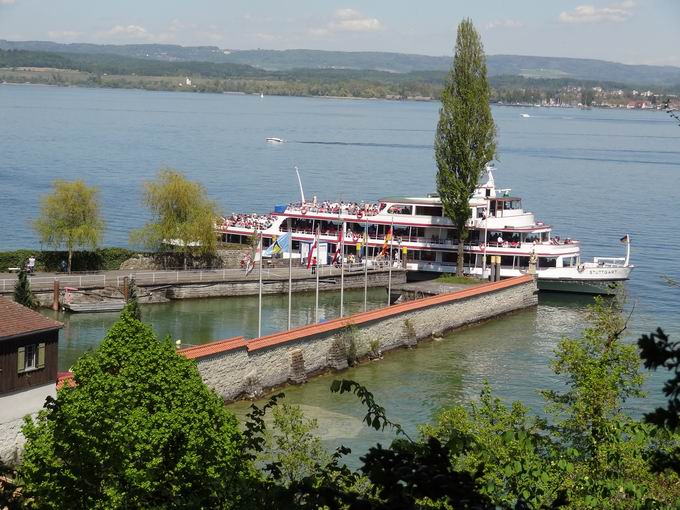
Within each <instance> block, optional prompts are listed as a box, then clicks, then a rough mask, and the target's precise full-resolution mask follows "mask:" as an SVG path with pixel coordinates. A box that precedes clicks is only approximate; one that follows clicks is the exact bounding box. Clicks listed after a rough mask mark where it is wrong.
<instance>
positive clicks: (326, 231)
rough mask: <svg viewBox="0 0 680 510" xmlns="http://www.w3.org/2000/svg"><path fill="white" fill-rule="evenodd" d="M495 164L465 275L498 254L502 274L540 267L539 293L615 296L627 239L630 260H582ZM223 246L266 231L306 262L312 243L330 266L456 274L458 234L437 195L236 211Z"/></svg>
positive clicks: (482, 190) (478, 199) (484, 269)
mask: <svg viewBox="0 0 680 510" xmlns="http://www.w3.org/2000/svg"><path fill="white" fill-rule="evenodd" d="M493 171H494V169H493V167H492V166H490V165H489V166H487V168H486V182H485V183H484V184H481V185H479V186H477V188H476V189H475V192H474V194H473V196H472V198H471V199H470V209H471V216H470V219H469V220H468V225H467V226H468V228H469V229H470V235H469V237H468V239H467V240H466V241H465V246H464V250H465V260H464V264H465V267H464V272H465V273H466V274H468V275H471V276H478V277H486V276H488V274H489V266H490V260H491V257H500V272H501V273H500V274H501V277H504V278H505V277H512V276H519V275H522V274H526V273H527V271H528V270H529V265H530V262H531V261H532V259H533V261H534V262H535V263H536V272H537V275H538V286H539V289H542V290H550V291H559V292H579V293H588V294H612V293H614V292H615V291H616V288H617V287H618V286H619V285H620V283H621V282H623V281H625V280H627V279H628V278H629V277H630V273H631V271H632V269H633V266H632V265H631V264H630V238H629V236H628V235H626V236H624V237H623V238H622V239H621V241H622V242H623V243H624V244H625V245H626V247H625V250H626V253H625V257H620V258H619V257H595V258H593V259H592V260H591V261H585V260H582V258H581V244H580V242H579V241H577V240H576V239H570V238H564V239H563V238H561V237H559V236H557V235H553V230H552V228H551V226H550V225H546V224H545V223H543V222H541V221H538V220H537V219H536V218H535V216H534V214H533V213H531V212H529V211H526V210H524V209H523V207H522V201H521V199H520V198H519V197H515V196H512V195H511V194H510V189H501V188H497V187H496V185H495V182H494V175H493ZM217 230H218V232H219V233H220V234H221V236H222V238H223V240H224V241H228V242H237V243H244V244H245V243H249V241H250V238H251V236H252V235H253V234H254V233H261V234H262V237H263V240H264V244H265V246H267V245H270V246H271V245H272V244H273V243H274V242H275V240H276V239H279V238H280V237H281V236H286V237H287V238H288V239H289V240H290V241H292V243H291V245H290V248H289V250H290V251H291V253H294V254H295V255H293V256H294V257H300V259H301V261H304V260H305V259H306V258H307V257H308V256H309V253H310V251H311V249H312V247H313V246H314V244H315V243H324V244H325V250H324V253H325V254H327V255H326V256H325V257H324V258H327V260H319V261H318V263H319V264H324V263H331V262H332V260H331V259H334V258H336V257H334V256H333V254H335V253H337V252H338V251H340V247H342V248H341V249H342V251H343V255H342V257H341V260H347V258H348V257H349V258H350V259H355V260H359V261H361V262H362V263H366V264H373V263H376V262H379V261H385V260H391V261H392V263H395V264H400V265H403V266H404V267H406V268H407V269H408V270H411V271H426V272H435V273H452V272H454V271H455V270H456V258H457V249H458V235H457V230H456V228H455V227H454V225H453V223H452V222H451V220H450V219H449V218H448V217H447V216H446V215H445V213H444V210H443V207H442V203H441V200H440V199H439V197H438V196H437V195H434V194H432V195H428V196H426V197H420V198H414V197H388V198H384V199H381V200H380V201H379V202H378V203H375V204H371V203H363V202H362V203H354V202H350V203H345V202H329V201H318V200H317V199H316V197H314V199H313V200H312V201H305V200H304V195H303V197H302V200H301V201H299V202H296V203H291V204H288V205H287V206H278V207H276V210H275V212H274V213H272V214H268V215H257V214H246V215H238V214H234V215H232V216H231V217H229V218H224V219H223V221H222V223H221V224H219V225H217Z"/></svg>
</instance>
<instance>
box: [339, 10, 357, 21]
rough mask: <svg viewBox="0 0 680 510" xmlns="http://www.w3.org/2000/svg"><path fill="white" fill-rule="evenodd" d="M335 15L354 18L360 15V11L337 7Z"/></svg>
mask: <svg viewBox="0 0 680 510" xmlns="http://www.w3.org/2000/svg"><path fill="white" fill-rule="evenodd" d="M335 17H336V18H339V19H356V18H360V17H361V13H360V12H359V11H357V10H356V9H338V10H337V11H335Z"/></svg>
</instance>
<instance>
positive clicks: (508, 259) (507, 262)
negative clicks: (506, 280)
mask: <svg viewBox="0 0 680 510" xmlns="http://www.w3.org/2000/svg"><path fill="white" fill-rule="evenodd" d="M512 259H513V257H512V255H503V256H501V266H512Z"/></svg>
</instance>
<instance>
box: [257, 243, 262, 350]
mask: <svg viewBox="0 0 680 510" xmlns="http://www.w3.org/2000/svg"><path fill="white" fill-rule="evenodd" d="M258 251H259V253H260V269H259V273H260V275H259V280H260V281H259V286H258V296H257V338H260V337H261V336H262V232H260V243H259V246H258Z"/></svg>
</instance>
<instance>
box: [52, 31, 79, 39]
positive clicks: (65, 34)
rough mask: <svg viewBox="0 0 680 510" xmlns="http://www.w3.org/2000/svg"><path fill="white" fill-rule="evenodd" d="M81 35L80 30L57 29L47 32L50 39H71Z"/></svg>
mask: <svg viewBox="0 0 680 510" xmlns="http://www.w3.org/2000/svg"><path fill="white" fill-rule="evenodd" d="M79 35H80V32H74V31H73V30H56V31H52V30H50V31H49V32H47V37H49V38H50V39H58V40H65V39H67V40H71V39H75V38H77V37H78V36H79Z"/></svg>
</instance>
